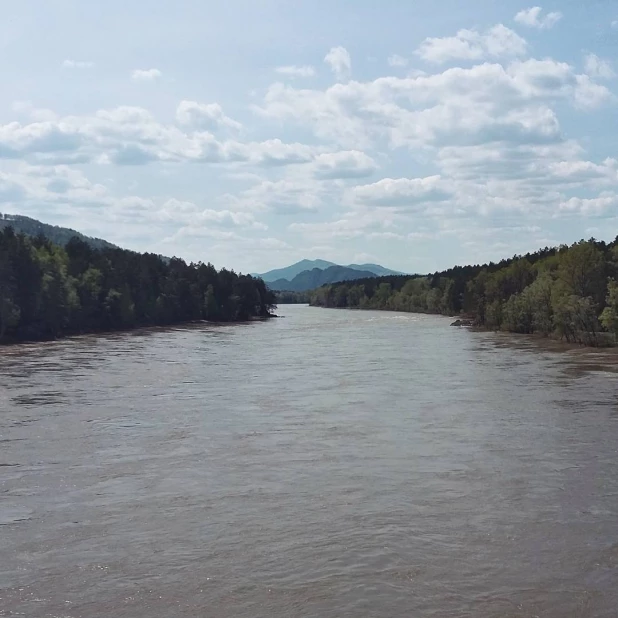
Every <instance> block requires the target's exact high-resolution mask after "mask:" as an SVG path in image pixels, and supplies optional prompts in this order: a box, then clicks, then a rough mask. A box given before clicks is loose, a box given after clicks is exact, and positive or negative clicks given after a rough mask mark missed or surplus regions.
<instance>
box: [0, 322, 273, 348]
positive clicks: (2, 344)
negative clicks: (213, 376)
mask: <svg viewBox="0 0 618 618" xmlns="http://www.w3.org/2000/svg"><path fill="white" fill-rule="evenodd" d="M281 317H283V316H280V315H277V314H271V315H268V316H252V317H250V318H249V319H248V320H236V321H230V322H221V321H214V320H213V321H211V320H189V321H186V322H174V323H173V324H144V325H143V326H135V327H133V328H120V329H113V330H91V331H86V332H83V333H67V334H65V335H60V336H58V337H54V338H51V337H50V338H47V339H8V340H6V341H0V353H1V352H2V350H5V349H6V350H9V349H12V348H16V347H18V346H26V345H36V344H45V343H58V342H61V341H68V340H71V339H78V338H82V337H97V336H109V335H115V334H119V335H121V334H129V333H139V332H142V333H143V332H148V331H153V330H164V329H173V328H177V327H179V326H191V325H194V326H198V325H206V324H208V325H211V326H241V325H243V324H253V323H255V322H268V321H269V320H271V319H274V318H281Z"/></svg>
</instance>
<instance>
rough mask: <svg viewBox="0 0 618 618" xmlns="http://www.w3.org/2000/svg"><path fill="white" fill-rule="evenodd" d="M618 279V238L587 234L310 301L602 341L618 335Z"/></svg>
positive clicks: (325, 291) (358, 285)
mask: <svg viewBox="0 0 618 618" xmlns="http://www.w3.org/2000/svg"><path fill="white" fill-rule="evenodd" d="M617 280H618V237H617V238H616V240H614V241H613V242H611V243H609V244H608V243H605V242H598V241H596V240H594V239H591V240H589V241H583V240H582V241H580V242H578V243H575V244H573V245H571V246H570V247H569V246H566V245H563V246H561V247H559V248H545V249H541V250H539V251H537V252H535V253H529V254H527V255H525V256H514V257H513V258H511V259H507V260H502V261H501V262H499V263H489V264H484V265H475V266H456V267H454V268H451V269H449V270H445V271H442V272H436V273H434V274H433V275H428V276H420V275H417V276H412V277H410V276H402V277H381V278H379V279H373V278H371V279H361V280H356V281H347V282H343V283H336V284H333V285H326V286H323V287H321V288H319V289H317V290H315V291H314V292H312V294H311V298H310V300H311V304H313V305H316V306H322V307H349V308H359V309H386V310H392V311H410V312H417V313H438V314H444V315H456V314H461V313H465V314H467V315H469V316H471V317H472V319H473V320H474V322H475V324H476V325H478V326H481V327H485V328H489V329H494V330H504V331H510V332H516V333H540V334H543V335H555V336H558V337H560V338H562V339H565V340H566V341H569V342H578V343H584V344H587V345H601V344H604V343H609V342H612V341H614V342H615V340H616V337H617V336H618V283H617Z"/></svg>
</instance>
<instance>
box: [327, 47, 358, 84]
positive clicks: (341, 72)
mask: <svg viewBox="0 0 618 618" xmlns="http://www.w3.org/2000/svg"><path fill="white" fill-rule="evenodd" d="M324 62H326V64H328V65H329V66H330V68H331V70H332V72H333V73H334V74H335V75H336V76H337V77H338V78H341V77H344V76H345V75H347V74H348V73H349V72H350V71H351V70H352V59H351V58H350V54H349V53H348V50H347V49H346V48H345V47H332V48H331V50H330V51H329V52H328V53H327V54H326V56H324Z"/></svg>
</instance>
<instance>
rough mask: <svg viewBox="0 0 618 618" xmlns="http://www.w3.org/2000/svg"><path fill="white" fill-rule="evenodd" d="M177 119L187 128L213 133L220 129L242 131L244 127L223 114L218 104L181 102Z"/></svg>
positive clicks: (177, 109)
mask: <svg viewBox="0 0 618 618" xmlns="http://www.w3.org/2000/svg"><path fill="white" fill-rule="evenodd" d="M176 119H177V120H178V123H179V124H181V125H182V126H185V127H192V128H196V129H205V130H208V131H212V130H214V129H217V128H219V127H227V128H228V129H234V130H240V129H241V128H242V125H241V124H240V122H236V120H233V119H232V118H230V117H229V116H226V115H225V114H224V113H223V109H222V107H221V106H220V105H219V104H218V103H197V102H196V101H181V102H180V103H179V104H178V107H177V108H176Z"/></svg>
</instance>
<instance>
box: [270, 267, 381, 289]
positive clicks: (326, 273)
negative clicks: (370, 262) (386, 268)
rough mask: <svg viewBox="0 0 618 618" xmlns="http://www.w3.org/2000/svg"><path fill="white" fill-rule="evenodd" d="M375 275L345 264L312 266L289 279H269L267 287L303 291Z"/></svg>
mask: <svg viewBox="0 0 618 618" xmlns="http://www.w3.org/2000/svg"><path fill="white" fill-rule="evenodd" d="M376 276H377V275H376V274H375V273H373V272H371V271H369V270H356V269H354V268H348V267H347V266H337V265H335V266H329V267H328V268H325V269H324V270H322V269H320V268H313V269H312V270H305V271H303V272H301V273H299V274H298V275H296V277H294V278H293V279H292V280H291V281H289V280H288V279H277V281H269V282H268V287H269V288H270V289H271V290H275V291H280V290H285V291H286V292H305V291H306V290H313V289H315V288H319V287H320V286H321V285H324V284H326V283H335V282H337V281H350V280H351V279H367V278H370V277H376Z"/></svg>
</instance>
